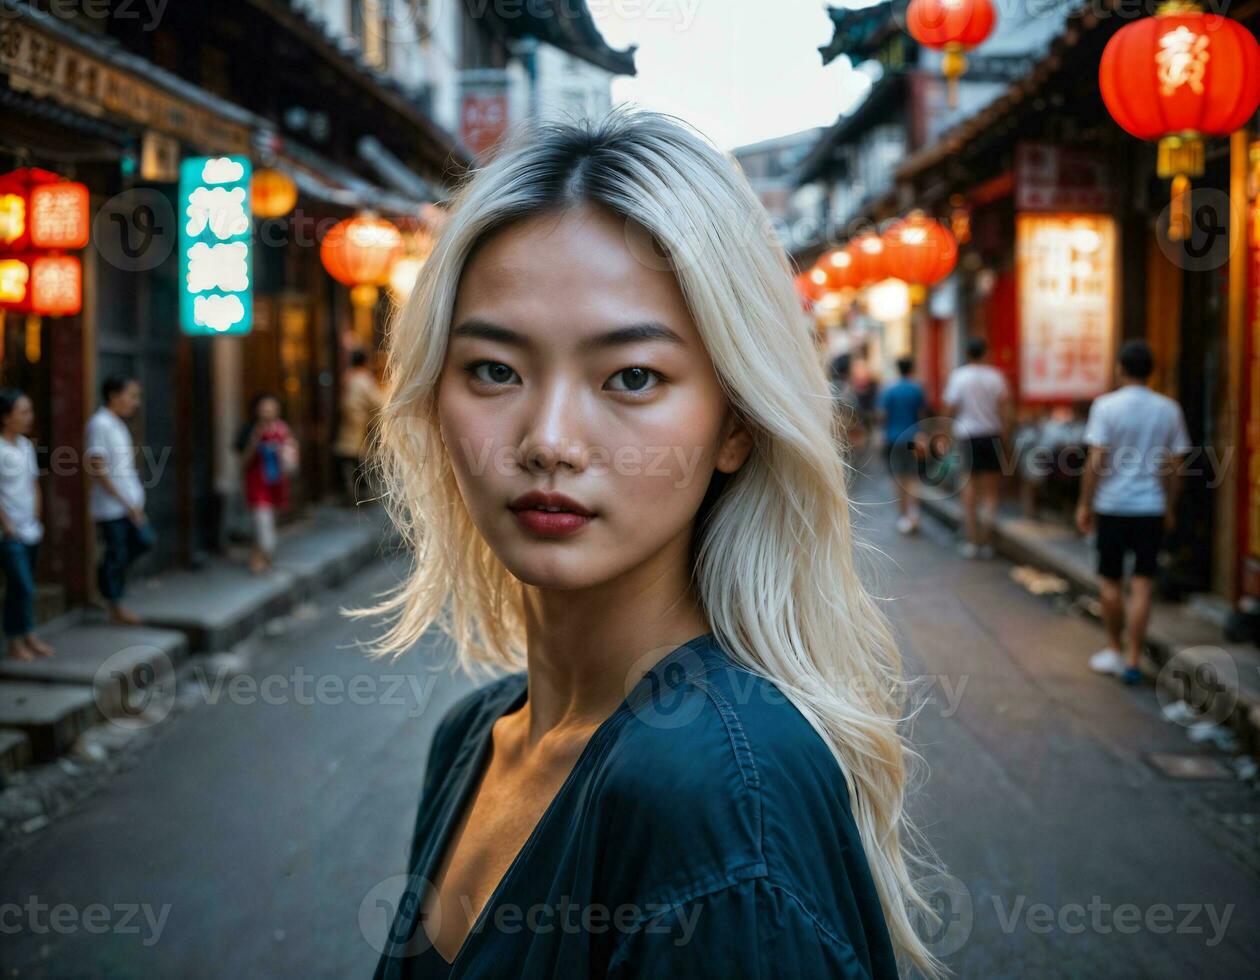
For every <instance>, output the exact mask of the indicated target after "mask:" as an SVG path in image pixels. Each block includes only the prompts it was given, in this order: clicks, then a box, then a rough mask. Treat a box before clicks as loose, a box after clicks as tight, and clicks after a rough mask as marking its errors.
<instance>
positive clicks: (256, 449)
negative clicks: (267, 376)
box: [236, 393, 298, 575]
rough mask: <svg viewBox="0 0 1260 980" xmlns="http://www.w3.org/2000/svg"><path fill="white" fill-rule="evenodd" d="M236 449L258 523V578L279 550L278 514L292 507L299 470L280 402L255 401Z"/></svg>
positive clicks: (253, 558) (252, 561)
mask: <svg viewBox="0 0 1260 980" xmlns="http://www.w3.org/2000/svg"><path fill="white" fill-rule="evenodd" d="M252 417H253V418H252V421H250V422H247V423H246V425H245V428H244V429H242V430H241V435H240V438H239V439H237V443H236V448H237V451H238V452H239V453H240V455H241V464H242V466H244V468H245V504H246V506H248V507H249V512H250V515H251V516H252V517H253V519H254V550H253V551H252V552H251V553H250V556H249V568H250V571H252V572H253V573H254V574H255V575H260V574H262V573H263V572H266V571H267V570H269V569H270V568H271V567H272V566H273V564H274V557H275V550H276V512H277V511H280V510H284V509H285V508H286V507H288V506H289V477H290V475H291V474H292V473H293V471H294V470H296V468H297V449H298V446H297V440H296V439H295V438H294V437H293V430H292V429H290V428H289V426H288V425H287V424H286V423H285V421H284V419H282V418H281V417H280V400H279V399H278V398H276V397H275V395H271V394H265V393H264V394H261V395H257V396H255V398H254V402H253V406H252Z"/></svg>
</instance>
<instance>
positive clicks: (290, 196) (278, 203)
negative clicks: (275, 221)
mask: <svg viewBox="0 0 1260 980" xmlns="http://www.w3.org/2000/svg"><path fill="white" fill-rule="evenodd" d="M297 199H298V188H297V184H296V183H294V181H293V178H292V177H290V176H289V175H288V174H286V173H285V172H284V171H282V170H274V169H272V168H270V167H262V168H260V169H258V170H255V171H254V176H253V177H252V178H250V181H249V206H250V210H251V211H253V212H254V217H256V218H283V217H284V216H285V215H286V214H288V213H289V212H290V211H292V210H293V208H294V207H295V206H296V205H297Z"/></svg>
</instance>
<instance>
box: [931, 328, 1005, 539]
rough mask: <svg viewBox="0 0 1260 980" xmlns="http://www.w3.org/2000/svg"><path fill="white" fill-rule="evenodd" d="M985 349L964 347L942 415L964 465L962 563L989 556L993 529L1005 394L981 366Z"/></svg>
mask: <svg viewBox="0 0 1260 980" xmlns="http://www.w3.org/2000/svg"><path fill="white" fill-rule="evenodd" d="M987 353H988V344H987V343H985V341H984V340H982V339H981V338H979V337H974V338H972V339H971V340H969V341H968V342H967V363H966V364H964V365H962V366H961V367H959V368H955V369H954V371H953V372H952V373H951V374H950V376H949V381H948V382H947V383H946V385H945V394H944V397H943V401H944V402H945V408H946V411H948V412H949V414H950V415H952V416H953V419H954V423H953V433H954V441H955V443H956V444H957V445H958V446H959V447H960V448H961V450H962V454H963V461H964V475H963V485H962V505H963V541H962V544H961V545H960V547H959V553H960V554H962V556H963V557H964V558H992V557H993V524H994V521H995V520H996V519H997V509H998V496H999V494H1000V492H1001V488H1002V482H1001V480H1002V460H1003V457H1004V450H1003V437H1004V434H1005V432H1006V429H1007V428H1008V427H1009V424H1010V419H1009V409H1010V391H1009V389H1008V387H1007V384H1006V378H1005V377H1003V376H1002V372H1001V371H999V370H998V369H997V368H995V367H993V366H992V365H991V364H987V363H985V356H986V354H987Z"/></svg>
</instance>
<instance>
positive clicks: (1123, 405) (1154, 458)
mask: <svg viewBox="0 0 1260 980" xmlns="http://www.w3.org/2000/svg"><path fill="white" fill-rule="evenodd" d="M1154 368H1155V362H1154V359H1153V357H1152V356H1151V349H1150V347H1149V346H1148V345H1147V343H1146V341H1144V340H1130V341H1128V342H1126V343H1125V344H1124V345H1123V346H1122V347H1121V348H1120V354H1119V366H1118V367H1117V369H1116V380H1117V381H1118V383H1119V387H1117V388H1116V390H1115V391H1113V392H1111V393H1110V394H1107V395H1103V396H1101V397H1100V398H1097V399H1095V401H1094V404H1093V405H1092V406H1090V410H1089V420H1088V421H1087V422H1086V423H1085V443H1086V445H1087V446H1088V447H1089V455H1088V457H1087V459H1086V463H1085V473H1084V475H1083V478H1082V480H1081V496H1080V501H1079V503H1078V504H1077V507H1076V525H1077V528H1078V529H1079V530H1080V532H1081V533H1082V534H1089V533H1090V532H1091V531H1096V532H1097V545H1098V575H1099V577H1100V578H1101V579H1102V586H1101V592H1102V607H1103V625H1104V626H1105V627H1106V630H1107V646H1106V647H1105V648H1104V649H1102V650H1099V651H1098V652H1097V653H1096V654H1094V656H1093V657H1091V658H1090V661H1089V665H1090V667H1091V668H1092V669H1093V670H1096V671H1097V672H1099V673H1101V674H1115V675H1117V676H1119V677H1120V678H1121V679H1122V680H1123V681H1124V682H1125V683H1126V684H1136V683H1138V682H1139V681H1140V680H1141V679H1142V672H1141V670H1140V668H1139V666H1138V659H1139V657H1140V656H1141V653H1142V647H1143V644H1144V643H1145V641H1146V625H1147V622H1148V620H1149V619H1150V613H1151V591H1152V586H1153V584H1154V576H1155V567H1156V559H1157V557H1158V555H1159V546H1160V541H1161V539H1162V538H1163V536H1164V534H1165V533H1170V532H1171V531H1172V530H1173V529H1174V528H1175V527H1176V513H1177V498H1178V495H1179V493H1180V490H1181V480H1180V472H1181V464H1182V462H1183V461H1184V459H1185V456H1186V454H1187V453H1188V452H1190V450H1191V448H1192V447H1191V445H1190V436H1189V433H1188V432H1187V431H1186V420H1185V416H1184V415H1183V414H1182V411H1181V406H1180V405H1178V404H1177V403H1176V402H1175V401H1173V400H1172V399H1171V398H1168V397H1167V396H1165V395H1161V394H1159V393H1158V392H1154V391H1151V389H1150V388H1148V387H1147V386H1146V383H1147V379H1149V378H1150V376H1151V372H1152V371H1153V370H1154ZM1129 552H1133V556H1134V567H1133V577H1132V579H1131V580H1130V582H1129V604H1128V610H1127V611H1128V626H1129V636H1128V641H1129V642H1128V644H1127V646H1123V647H1122V642H1121V641H1122V636H1121V634H1122V632H1123V630H1124V625H1125V612H1126V610H1125V605H1124V597H1123V580H1124V562H1125V557H1126V556H1127V555H1128V553H1129ZM1122 649H1123V650H1124V651H1125V652H1124V655H1122V654H1121V650H1122Z"/></svg>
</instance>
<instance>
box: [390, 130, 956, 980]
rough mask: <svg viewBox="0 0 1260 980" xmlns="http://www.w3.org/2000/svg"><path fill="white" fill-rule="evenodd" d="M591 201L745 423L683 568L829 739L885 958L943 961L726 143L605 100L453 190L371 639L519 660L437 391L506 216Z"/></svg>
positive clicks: (844, 552) (854, 604)
mask: <svg viewBox="0 0 1260 980" xmlns="http://www.w3.org/2000/svg"><path fill="white" fill-rule="evenodd" d="M582 204H594V205H596V206H602V207H604V208H607V209H609V210H610V211H612V212H613V213H615V214H618V215H621V216H622V217H624V218H625V219H626V220H627V226H628V227H630V228H637V229H640V230H642V231H643V232H645V235H644V239H643V241H642V242H640V243H639V246H637V247H641V260H642V261H645V262H657V261H660V262H665V263H667V266H665V267H668V268H670V269H672V270H673V272H674V274H675V275H676V276H677V279H678V282H679V284H680V286H681V288H682V291H683V294H684V295H685V297H686V299H687V303H688V305H689V308H690V311H691V313H692V316H693V319H694V320H695V323H696V326H697V328H698V329H699V332H700V335H701V337H702V339H703V341H704V344H705V347H706V348H707V350H708V352H709V354H710V356H711V357H712V360H713V365H714V368H715V370H716V373H717V375H718V378H719V379H720V381H721V383H722V386H723V389H724V391H725V394H726V396H727V398H728V399H729V401H730V403H731V404H732V406H733V407H734V408H735V410H736V411H737V412H738V413H739V415H740V416H741V418H742V420H743V421H744V423H745V424H746V425H747V426H748V427H749V429H750V431H751V433H752V436H753V442H754V446H753V451H752V453H751V454H750V456H749V458H748V460H747V461H746V463H745V464H744V465H743V467H741V468H740V469H739V470H738V471H737V472H736V473H734V474H732V475H730V476H729V477H727V478H726V479H725V480H720V481H719V480H715V484H714V487H712V488H711V492H710V494H709V495H708V496H707V497H706V500H705V503H704V505H702V508H701V514H699V515H697V522H696V541H695V544H694V548H693V554H694V568H693V579H692V580H693V583H694V587H695V589H696V594H697V596H698V597H699V599H700V601H701V603H702V605H703V609H704V611H705V613H706V614H707V616H708V619H709V622H710V623H711V625H712V629H713V632H714V634H715V635H716V637H717V639H718V641H719V643H720V644H721V646H722V647H723V648H724V649H725V650H726V651H727V652H728V653H729V654H730V655H731V656H732V657H733V658H734V659H735V660H736V661H737V662H739V663H741V664H742V665H744V666H746V667H747V668H748V669H750V670H754V671H756V672H758V673H760V674H762V675H764V676H766V677H768V678H769V679H770V680H772V681H773V682H774V683H775V684H776V685H778V687H779V688H780V689H781V690H782V691H783V692H784V694H785V695H787V696H788V697H789V698H790V699H791V700H792V702H793V703H794V704H795V705H796V706H797V708H799V710H800V711H801V712H802V714H803V715H804V716H805V717H806V718H807V719H808V720H809V721H810V723H811V724H812V725H813V726H814V727H815V728H816V729H817V730H818V731H819V733H820V734H821V735H822V736H823V738H824V739H825V740H826V742H827V744H828V745H829V746H830V747H831V749H832V751H833V752H834V754H835V756H836V758H837V760H838V762H839V764H840V767H841V769H842V771H843V773H844V778H845V782H846V785H847V786H848V789H849V796H850V800H851V802H852V810H853V814H854V817H855V820H856V823H857V826H858V829H859V831H860V833H861V837H862V842H863V845H864V848H865V851H866V856H867V860H868V862H869V864H870V867H871V870H872V873H873V876H874V880H875V884H876V886H877V888H878V891H879V895H880V900H881V904H882V906H883V912H884V917H885V920H886V922H887V924H888V928H889V932H890V934H891V937H892V941H893V945H894V947H895V949H896V951H897V954H898V957H899V959H900V960H901V961H902V964H903V966H905V965H907V964H911V963H912V964H914V965H915V966H917V967H918V968H919V969H920V970H922V971H923V972H924V973H925V974H927V975H928V976H938V975H940V972H941V970H942V966H941V964H940V963H939V961H938V960H937V959H936V958H935V957H934V956H933V955H932V953H931V952H930V951H929V949H928V948H927V946H926V945H925V944H924V942H923V941H922V940H921V939H920V938H919V936H918V935H917V934H916V932H915V929H914V925H913V919H914V918H915V917H916V916H922V917H924V918H925V919H926V920H927V921H929V922H931V921H934V919H935V916H934V915H933V913H932V911H931V909H930V907H929V904H928V903H927V901H926V900H925V898H924V896H923V895H922V894H921V892H920V890H919V887H918V885H917V884H916V878H915V876H913V875H912V873H911V867H912V866H914V865H915V864H916V863H918V861H919V859H918V858H917V857H916V856H915V855H916V854H917V853H918V851H919V844H918V837H917V835H915V834H914V833H913V828H912V827H911V825H910V823H909V821H908V819H907V816H906V813H905V809H904V805H905V795H906V787H907V781H908V778H907V765H908V763H909V762H910V761H911V760H912V759H914V758H916V757H915V756H914V753H913V752H912V750H911V749H910V747H909V745H908V743H907V741H906V740H905V739H904V737H903V735H902V732H901V727H900V723H901V722H902V721H903V720H904V719H903V718H902V716H901V709H902V707H903V705H904V703H905V701H906V697H905V695H906V687H905V682H904V680H903V678H902V676H901V662H900V656H899V654H898V651H897V648H896V645H895V644H894V642H893V638H892V635H891V632H890V630H889V627H888V624H887V621H886V619H885V617H884V615H883V613H882V612H881V610H880V609H879V607H878V605H877V604H876V602H875V600H874V599H873V598H872V597H871V595H870V594H869V593H868V592H867V590H866V589H865V588H864V587H863V584H862V581H861V580H860V578H859V576H858V574H857V572H856V570H855V566H854V554H853V552H854V546H853V541H852V536H851V518H850V507H849V499H848V493H847V488H846V483H847V478H848V472H847V465H846V462H845V460H844V455H843V452H842V448H841V441H840V430H839V426H838V425H837V422H836V416H835V414H834V413H833V409H832V400H831V394H830V391H829V388H828V384H827V380H826V378H825V376H824V372H823V369H822V366H821V363H820V360H819V358H818V356H817V354H816V353H815V349H814V345H813V341H812V338H811V336H810V333H809V331H808V330H807V329H803V328H802V327H801V326H800V310H799V301H798V299H797V296H796V293H795V290H794V287H793V284H792V276H791V271H790V267H789V264H788V261H787V258H786V257H785V255H784V253H783V250H782V248H781V247H780V246H779V244H778V242H777V240H776V239H775V237H774V235H773V233H772V231H771V228H770V224H769V219H768V217H767V216H766V213H765V211H764V210H763V208H762V207H761V204H760V202H759V201H758V200H757V199H756V197H755V196H754V195H753V193H752V191H751V189H750V188H749V186H748V184H747V182H746V181H745V180H744V178H743V177H742V176H741V175H740V174H739V172H738V170H737V168H736V167H735V166H734V165H733V164H732V163H731V162H730V161H729V160H727V159H726V158H725V157H724V156H723V155H722V154H721V153H720V152H719V151H717V150H716V149H715V148H713V147H712V146H711V145H709V144H708V143H707V142H705V140H704V139H702V138H701V137H700V136H698V135H697V134H695V133H694V132H692V131H691V130H689V129H688V128H686V127H685V126H684V125H682V124H680V123H679V122H677V121H676V120H673V119H671V118H670V117H666V116H662V115H660V114H656V113H649V112H624V111H618V112H614V113H613V114H611V115H610V116H609V117H608V118H606V119H605V120H603V121H601V122H599V123H597V124H579V125H546V126H541V127H539V128H537V129H535V130H533V131H531V132H529V133H527V134H526V135H525V137H524V138H523V139H520V140H519V141H517V142H516V143H515V144H514V145H512V146H511V147H509V148H508V149H506V150H504V151H503V152H501V153H500V154H499V155H498V156H497V157H496V158H495V159H494V160H493V161H492V162H490V163H489V164H488V165H487V166H485V167H484V169H481V170H479V171H478V172H476V173H475V174H474V175H473V176H472V178H471V179H470V180H469V181H468V182H467V183H466V184H465V185H464V186H463V188H462V189H461V190H460V192H459V193H458V195H457V197H456V200H455V202H454V207H453V208H452V210H451V212H450V216H449V223H448V224H447V226H446V227H445V229H444V230H443V232H442V234H441V236H440V238H439V240H438V242H437V244H436V246H435V248H434V251H433V253H432V254H431V256H430V257H429V259H428V261H427V262H426V263H425V265H424V267H423V269H422V271H421V273H420V276H419V278H418V280H417V283H416V286H415V288H414V290H413V292H412V295H411V297H410V298H409V299H408V301H407V303H406V304H405V306H404V307H403V308H402V309H401V310H400V311H399V314H398V315H397V316H396V318H395V320H394V322H393V323H392V325H391V328H390V332H389V337H388V353H389V358H388V368H387V381H386V387H387V397H386V402H385V406H384V408H383V410H382V412H381V413H380V416H379V418H378V419H377V431H376V437H377V440H378V449H379V452H378V454H377V457H378V458H377V464H378V466H379V467H380V470H381V473H382V478H383V485H384V487H385V491H384V501H385V504H386V506H387V508H388V509H389V511H390V514H391V516H392V517H393V519H394V521H395V523H396V524H397V526H398V528H399V529H400V531H401V533H402V535H403V536H404V538H405V540H406V542H407V544H408V545H409V546H410V550H411V552H412V556H413V565H412V567H411V570H410V574H409V576H408V578H407V579H406V581H404V582H403V583H402V584H401V585H400V586H399V588H398V589H397V590H396V591H394V592H393V593H392V594H390V595H389V596H387V597H386V598H385V599H384V601H383V602H382V603H381V604H380V605H379V606H377V607H375V608H374V609H372V610H369V612H373V613H377V614H381V613H385V614H388V615H389V617H390V626H389V628H388V630H387V632H386V633H385V634H384V635H383V637H382V638H381V640H380V641H379V642H378V644H377V645H376V650H377V652H378V653H379V654H386V653H391V652H392V653H397V652H399V651H402V650H404V649H406V648H407V647H409V646H411V645H412V644H413V643H414V642H415V641H416V640H418V639H419V638H420V636H421V635H422V634H424V633H425V632H426V631H427V630H428V629H429V627H430V626H432V625H434V624H435V623H437V624H439V625H440V626H441V628H442V629H444V630H445V631H446V632H447V633H448V634H449V635H450V637H451V639H452V640H453V641H454V644H455V648H456V652H457V656H458V658H459V662H460V663H461V665H463V666H464V667H466V668H468V669H469V670H473V669H475V668H477V667H478V666H482V667H506V668H512V669H521V668H523V667H524V666H525V640H526V637H525V629H524V621H525V620H524V609H523V607H522V591H521V589H520V588H519V582H518V581H517V580H516V579H515V578H514V577H513V576H512V575H511V574H510V573H509V572H508V571H507V569H506V568H505V567H504V566H503V565H502V563H501V562H500V561H499V560H498V558H497V557H496V556H495V555H494V553H493V552H492V551H491V550H490V548H489V547H488V545H487V544H486V543H485V541H484V540H483V539H482V538H481V536H480V535H479V534H478V533H477V531H476V528H475V527H474V525H473V523H472V520H471V518H470V516H469V514H468V512H467V510H466V508H465V506H464V503H463V500H462V498H461V496H460V493H459V489H458V486H457V484H456V482H455V477H454V472H453V470H452V466H451V461H450V458H449V456H448V454H447V451H446V448H445V446H444V445H443V444H442V441H441V435H440V432H439V429H438V421H437V414H436V392H437V385H438V379H439V377H440V374H441V371H442V366H443V362H444V359H445V354H446V347H447V339H448V334H449V331H450V328H451V315H452V310H453V307H454V302H455V294H456V290H457V288H458V285H459V280H460V275H461V272H462V270H463V267H464V264H465V262H466V261H467V259H468V257H469V255H470V253H471V252H472V250H473V249H474V248H475V247H476V245H477V244H478V243H479V242H481V241H483V240H484V239H485V238H486V236H487V235H489V234H490V233H492V232H494V231H496V230H499V229H501V228H503V227H505V226H506V225H508V224H510V223H512V222H515V221H519V220H521V219H523V218H526V217H529V216H532V215H536V214H540V213H544V212H554V211H558V210H562V209H565V208H568V207H574V206H578V205H582ZM631 238H632V239H633V235H631ZM632 247H636V246H634V244H633V242H632ZM718 476H719V477H721V476H722V474H718ZM715 490H716V491H718V492H714V491H715Z"/></svg>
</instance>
